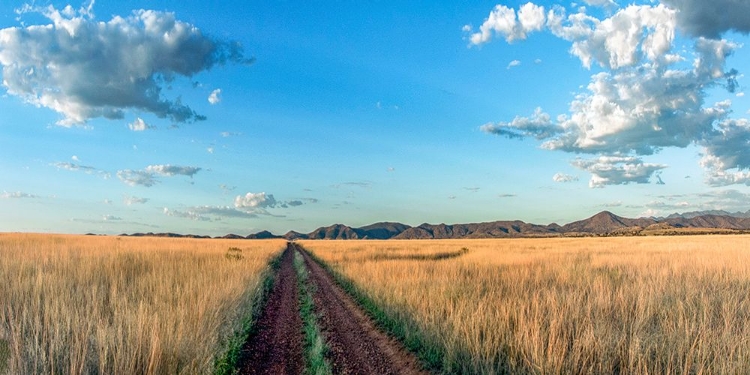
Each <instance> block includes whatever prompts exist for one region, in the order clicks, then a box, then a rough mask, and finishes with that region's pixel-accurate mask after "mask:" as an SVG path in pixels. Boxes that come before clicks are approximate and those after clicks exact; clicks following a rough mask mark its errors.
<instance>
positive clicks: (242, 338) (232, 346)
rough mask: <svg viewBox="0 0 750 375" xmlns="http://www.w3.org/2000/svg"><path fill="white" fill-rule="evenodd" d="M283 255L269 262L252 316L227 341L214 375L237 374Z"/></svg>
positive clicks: (218, 359) (256, 297)
mask: <svg viewBox="0 0 750 375" xmlns="http://www.w3.org/2000/svg"><path fill="white" fill-rule="evenodd" d="M283 255H284V251H281V252H280V253H279V255H277V256H275V257H273V258H272V259H271V261H269V262H268V269H266V271H264V275H263V276H262V278H263V281H262V282H261V284H260V289H261V290H260V291H259V293H257V294H256V295H255V297H254V298H253V299H252V307H251V308H250V314H248V315H247V316H245V318H244V319H243V320H242V329H240V330H239V331H237V332H235V333H234V335H232V336H231V337H230V338H229V340H227V343H226V345H225V350H224V352H223V353H222V354H221V355H220V356H219V357H217V359H216V362H215V365H214V371H213V373H214V375H232V374H236V373H237V370H238V369H237V364H238V362H239V360H240V352H241V351H242V346H243V345H245V342H246V341H247V338H248V337H250V335H252V333H253V331H254V329H255V322H256V321H257V320H258V318H259V317H260V314H261V312H262V311H263V306H265V304H266V302H267V301H268V297H269V295H270V294H271V289H272V288H273V282H274V280H275V279H276V274H278V272H279V268H281V258H282V257H283Z"/></svg>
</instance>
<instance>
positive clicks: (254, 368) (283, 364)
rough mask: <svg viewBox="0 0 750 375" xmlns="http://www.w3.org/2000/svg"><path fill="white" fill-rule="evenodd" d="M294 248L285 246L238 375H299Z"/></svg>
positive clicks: (299, 334) (299, 327)
mask: <svg viewBox="0 0 750 375" xmlns="http://www.w3.org/2000/svg"><path fill="white" fill-rule="evenodd" d="M298 294H299V293H298V289H297V274H296V272H295V271H294V248H293V247H292V246H291V245H288V246H287V249H286V250H285V251H284V254H283V255H282V258H281V267H280V268H279V271H278V274H277V275H276V280H275V281H274V285H273V289H272V290H271V294H270V296H269V298H268V301H267V302H266V306H265V307H264V309H263V312H262V313H261V316H260V318H259V319H258V322H257V323H256V324H257V326H256V327H257V328H256V330H255V334H253V336H252V337H250V339H249V340H248V342H247V343H246V344H245V347H244V348H243V349H242V354H241V358H240V362H239V370H240V374H274V375H276V374H295V375H296V374H301V373H302V372H303V370H304V354H303V351H302V348H303V342H304V338H303V336H302V318H301V317H300V314H299V298H298Z"/></svg>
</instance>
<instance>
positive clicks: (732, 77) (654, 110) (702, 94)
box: [474, 0, 750, 187]
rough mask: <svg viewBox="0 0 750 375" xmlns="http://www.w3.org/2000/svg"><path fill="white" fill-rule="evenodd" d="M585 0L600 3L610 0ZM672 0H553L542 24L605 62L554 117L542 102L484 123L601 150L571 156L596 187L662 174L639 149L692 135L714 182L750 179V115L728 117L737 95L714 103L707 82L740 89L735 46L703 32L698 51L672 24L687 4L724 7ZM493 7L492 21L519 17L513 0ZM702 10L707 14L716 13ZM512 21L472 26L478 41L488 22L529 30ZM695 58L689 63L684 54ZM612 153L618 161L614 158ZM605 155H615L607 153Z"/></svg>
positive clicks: (560, 144) (678, 143)
mask: <svg viewBox="0 0 750 375" xmlns="http://www.w3.org/2000/svg"><path fill="white" fill-rule="evenodd" d="M587 3H588V4H589V5H597V6H602V5H606V4H607V3H609V2H608V1H599V0H591V1H587ZM667 3H672V4H677V3H679V4H680V8H679V11H678V9H675V8H670V7H668V6H665V5H663V4H658V5H640V6H639V5H631V6H628V7H626V8H624V9H620V10H618V11H617V12H615V13H614V14H613V15H611V16H609V17H606V18H602V19H599V18H596V17H593V16H590V15H588V14H587V13H586V10H585V8H581V9H579V11H578V13H572V14H568V13H567V11H566V10H565V8H563V7H561V6H553V7H552V8H551V9H550V10H549V11H548V12H547V14H546V23H545V26H544V27H545V28H546V30H548V31H549V32H551V33H552V34H553V35H555V36H557V37H559V38H561V39H564V40H567V41H569V42H571V49H570V52H571V53H572V54H573V55H575V56H577V57H578V58H579V59H580V61H581V64H582V65H583V66H584V67H591V66H592V65H598V66H599V67H600V68H601V71H599V72H597V73H594V74H593V75H592V76H591V80H590V82H589V84H588V86H586V89H585V91H584V92H581V93H579V94H577V95H576V96H575V97H574V98H573V99H572V101H571V102H570V105H569V113H566V114H561V115H558V116H557V117H556V118H553V116H550V115H549V114H547V113H545V112H544V111H542V110H541V109H540V108H537V109H536V110H535V112H534V114H533V115H531V116H530V117H521V116H517V117H516V118H514V119H513V120H512V121H510V122H504V121H501V122H498V123H494V124H493V123H490V124H486V125H483V126H482V127H481V130H483V131H485V132H487V133H491V134H496V135H500V136H503V137H507V138H525V137H533V138H535V139H537V140H538V141H541V146H542V148H544V149H548V150H559V151H563V152H569V153H575V154H591V155H595V156H598V158H595V159H593V160H594V162H593V163H592V162H591V161H590V160H589V161H582V160H583V159H578V161H576V162H574V165H576V166H577V167H579V168H581V169H584V170H588V171H590V172H592V175H593V177H592V180H591V183H590V185H591V186H592V187H601V186H604V185H609V184H619V183H628V182H639V183H642V182H646V181H648V179H649V178H650V177H651V176H654V177H655V180H656V182H657V183H663V182H662V181H661V177H660V176H659V175H658V174H655V172H656V171H658V170H660V169H662V168H665V166H663V165H661V164H646V163H642V162H641V161H640V158H639V157H640V156H644V155H653V154H655V153H657V152H659V151H660V150H662V149H664V148H667V147H678V148H685V147H687V146H690V145H699V146H702V147H703V148H704V150H705V152H704V157H703V160H702V163H701V164H702V165H703V167H704V168H705V169H706V170H707V173H708V178H707V181H708V182H709V184H711V185H728V184H748V185H750V147H748V146H750V143H749V142H747V141H745V139H750V126H748V123H750V122H748V121H747V120H744V119H738V120H737V119H735V120H729V118H730V117H729V116H730V114H731V113H732V110H731V102H719V103H714V104H711V103H707V100H706V98H707V96H708V95H707V92H706V91H707V90H709V89H711V88H715V87H723V88H725V89H726V90H727V91H729V92H730V93H734V92H735V91H737V90H738V88H739V85H738V82H737V77H740V75H739V72H737V71H736V70H734V69H732V70H728V71H727V69H726V60H727V58H728V57H729V56H730V55H731V54H732V53H733V52H734V50H736V49H737V48H739V46H738V45H737V44H735V43H732V42H731V41H727V40H718V39H707V38H704V37H699V38H696V39H694V40H693V42H694V44H693V46H692V51H686V50H684V49H683V47H682V46H677V45H675V37H676V28H677V27H678V23H679V22H683V21H680V20H681V19H682V18H681V17H683V16H684V15H682V14H681V12H682V11H684V9H685V7H689V8H691V9H698V8H700V9H702V10H704V11H710V10H716V9H719V8H717V7H716V6H715V5H705V4H704V2H701V1H699V0H673V1H667ZM699 3H700V4H699ZM705 3H708V2H705ZM719 3H721V4H723V5H725V7H724V8H721V9H723V10H724V11H728V12H739V14H745V13H747V12H745V13H742V12H740V11H741V10H743V9H744V8H745V7H750V6H746V5H739V4H735V6H733V5H732V3H734V1H733V0H720V1H719ZM701 4H704V5H705V6H704V5H701ZM496 11H497V12H496ZM495 12H496V13H497V14H496V16H494V18H493V17H491V19H492V20H494V21H493V22H494V23H491V24H493V25H494V24H497V20H499V19H507V20H515V19H513V18H511V17H510V15H513V14H514V13H513V10H512V9H507V8H505V7H504V6H501V5H498V6H497V7H496V8H495V10H493V13H495ZM733 14H736V13H733ZM501 15H506V17H505V18H502V17H500V16H501ZM705 18H706V19H705V20H704V21H706V22H708V21H707V20H710V19H711V16H710V15H705ZM745 18H747V17H745ZM747 21H748V25H745V24H744V23H742V22H736V23H735V24H734V26H731V27H728V28H724V29H721V28H719V29H721V30H727V29H733V30H738V31H739V30H742V31H743V32H747V31H750V18H749V19H747ZM707 24H708V23H707ZM510 25H511V27H508V28H504V29H502V28H501V29H495V28H487V29H486V31H487V33H485V34H486V35H485V34H482V33H478V34H475V35H474V36H476V39H477V40H476V42H478V43H485V42H487V41H489V40H490V39H491V38H490V37H491V35H492V34H491V33H489V31H495V32H496V33H500V34H503V35H506V36H507V37H506V40H507V41H508V42H510V41H513V40H517V39H523V38H525V34H523V37H521V36H522V34H519V33H518V32H517V31H514V30H516V29H515V27H516V24H514V23H510ZM717 27H718V26H717ZM719 29H717V30H719ZM508 30H510V31H508ZM701 35H705V36H711V33H708V32H704V33H702V34H701ZM478 43H476V44H478ZM690 59H692V65H690V64H688V63H687V62H688V61H689V60H690ZM612 157H615V158H620V159H618V160H620V161H618V162H617V163H615V164H616V165H613V163H611V161H612V160H614V159H611V158H612ZM608 158H609V159H608ZM623 158H624V159H623ZM626 159H627V161H625V160H626ZM605 160H609V162H604V163H602V161H605ZM605 172H606V173H605Z"/></svg>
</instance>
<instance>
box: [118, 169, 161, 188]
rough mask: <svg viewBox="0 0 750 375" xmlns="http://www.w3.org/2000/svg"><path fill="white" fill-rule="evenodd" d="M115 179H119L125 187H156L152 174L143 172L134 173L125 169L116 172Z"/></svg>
mask: <svg viewBox="0 0 750 375" xmlns="http://www.w3.org/2000/svg"><path fill="white" fill-rule="evenodd" d="M117 178H119V179H120V181H122V182H124V183H125V184H127V185H130V186H139V185H140V186H145V187H151V186H154V185H156V183H157V182H158V181H157V180H156V179H155V178H154V174H153V173H149V172H144V171H134V170H132V169H125V170H121V171H117Z"/></svg>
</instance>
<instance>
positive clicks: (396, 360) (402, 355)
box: [291, 244, 426, 375]
mask: <svg viewBox="0 0 750 375" xmlns="http://www.w3.org/2000/svg"><path fill="white" fill-rule="evenodd" d="M291 246H294V247H296V248H298V245H296V244H291ZM298 251H301V249H299V248H298ZM301 253H302V255H303V256H304V258H305V264H306V266H307V269H308V270H309V271H310V279H309V280H310V282H311V283H312V284H313V289H314V294H313V298H314V300H315V308H316V310H317V314H318V315H319V316H320V320H319V322H318V323H319V325H320V328H321V331H322V332H323V336H324V337H325V338H326V342H327V344H328V347H329V349H330V351H329V353H328V354H329V356H328V357H329V358H328V359H329V361H330V363H331V367H332V370H333V373H334V374H363V375H364V374H426V372H423V371H421V370H420V365H419V362H418V360H417V359H416V357H414V356H413V355H412V354H411V353H409V352H407V351H406V350H405V349H403V348H402V347H401V345H400V344H399V343H398V342H397V341H396V340H394V339H391V338H389V337H388V336H387V335H385V334H384V333H383V332H381V331H379V330H378V329H377V327H376V326H375V324H374V323H373V322H372V320H371V319H370V318H369V317H368V316H367V315H366V314H365V313H364V312H363V311H362V309H361V308H359V306H357V305H356V303H355V302H354V300H352V298H351V297H350V296H349V295H348V294H346V292H344V290H343V289H341V288H340V287H339V286H338V285H337V284H336V283H335V282H334V280H333V278H332V277H331V275H329V274H328V272H326V271H325V270H324V269H323V267H321V266H320V265H319V264H318V263H316V262H315V261H313V260H312V259H311V258H310V256H308V255H307V253H306V252H305V251H301Z"/></svg>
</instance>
